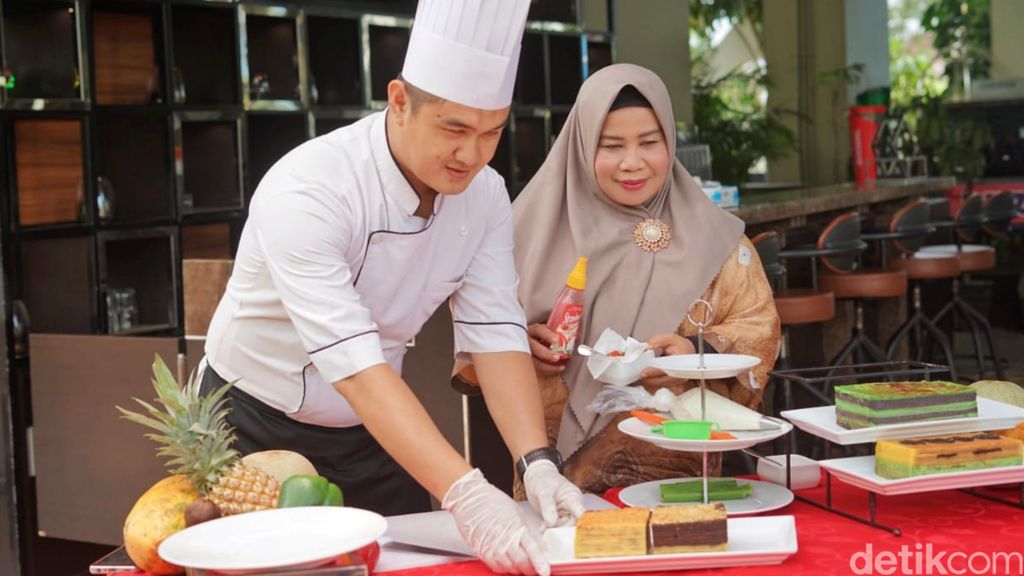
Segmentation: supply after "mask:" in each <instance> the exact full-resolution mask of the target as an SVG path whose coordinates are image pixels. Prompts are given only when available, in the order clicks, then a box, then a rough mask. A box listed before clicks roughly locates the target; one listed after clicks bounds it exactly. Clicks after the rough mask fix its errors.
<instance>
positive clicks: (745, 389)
mask: <svg viewBox="0 0 1024 576" xmlns="http://www.w3.org/2000/svg"><path fill="white" fill-rule="evenodd" d="M675 133H676V132H675V121H674V119H673V116H672V108H671V102H670V100H669V95H668V92H667V90H666V88H665V85H664V84H663V83H662V81H661V79H659V78H658V77H657V76H656V75H655V74H654V73H652V72H651V71H649V70H647V69H645V68H641V67H639V66H634V65H630V64H618V65H613V66H609V67H607V68H604V69H602V70H600V71H599V72H597V73H595V74H594V75H593V76H591V77H590V79H588V80H587V81H586V82H585V83H584V84H583V87H582V88H581V89H580V93H579V97H578V98H577V100H576V104H575V106H573V108H572V110H571V111H570V113H569V117H568V120H567V121H566V124H565V126H564V128H563V129H562V131H561V133H560V134H559V136H558V138H557V140H556V141H555V143H554V145H553V147H552V150H551V152H550V154H549V155H548V157H547V159H546V160H545V162H544V164H543V166H541V168H540V170H539V171H538V173H537V175H536V176H535V177H534V178H533V180H531V181H530V183H529V184H528V185H527V186H526V188H525V189H524V190H523V192H522V193H521V194H520V195H519V197H518V198H517V199H516V201H515V203H514V205H513V208H514V210H515V246H516V265H517V267H518V270H519V275H520V287H519V298H520V301H521V302H522V304H523V307H524V309H525V311H526V317H527V322H528V323H529V324H530V327H529V333H530V336H531V348H532V352H533V354H534V361H535V362H534V363H535V365H536V367H537V370H538V375H539V377H540V380H541V386H542V388H543V393H544V398H545V404H546V405H545V412H546V414H545V417H546V419H547V426H548V435H549V440H550V441H551V443H552V444H553V445H554V446H555V447H556V448H557V449H558V451H559V452H560V453H561V455H562V457H563V459H564V460H565V466H566V468H565V472H566V477H567V478H569V480H571V481H573V482H574V483H575V484H576V485H578V486H579V487H580V488H582V489H583V490H584V491H591V492H596V493H602V492H603V491H604V490H606V489H607V488H609V487H613V486H628V485H631V484H636V483H638V482H644V481H648V480H653V479H663V478H674V477H680V476H694V475H699V474H700V470H701V463H700V457H699V455H696V454H689V453H682V452H671V451H666V450H664V449H661V448H658V447H656V446H654V445H652V444H649V443H646V442H642V441H639V440H635V439H632V438H630V437H627V436H625V435H624V434H622V433H621V432H619V431H618V428H617V427H616V424H617V423H618V422H619V421H620V420H622V419H623V418H625V417H627V416H628V415H627V414H604V415H599V414H596V413H594V412H592V411H590V410H588V408H587V406H588V405H589V404H590V403H591V401H592V400H593V399H594V397H595V396H596V395H597V393H598V391H599V390H600V389H601V387H602V384H601V383H600V382H595V381H594V380H593V379H592V378H591V376H590V373H589V371H588V370H587V369H586V366H585V364H586V362H585V360H586V359H585V358H581V357H580V356H578V355H574V356H572V357H571V358H570V359H569V361H568V363H566V364H564V365H560V364H559V362H560V361H561V360H564V358H560V357H558V356H557V355H555V354H554V353H552V352H551V350H550V348H549V344H550V342H551V341H552V340H553V338H554V334H553V333H552V332H551V331H550V330H548V329H547V327H546V326H545V325H544V322H545V321H546V319H547V317H548V315H549V314H550V312H551V308H552V305H553V304H554V301H555V299H556V297H557V296H558V294H559V291H560V290H561V289H562V285H563V282H564V279H565V276H566V274H567V273H568V272H569V271H570V270H571V269H572V267H573V264H574V263H575V261H576V259H577V258H578V257H580V256H586V257H587V258H588V259H589V262H588V270H587V285H586V290H585V292H584V296H585V302H584V308H583V310H584V317H583V319H582V321H581V324H580V333H579V336H578V338H577V343H586V344H590V345H593V344H594V341H595V340H596V339H597V337H598V335H599V334H600V333H601V332H602V331H603V330H604V329H606V328H611V329H613V330H615V331H616V332H618V333H619V334H620V335H622V336H624V337H625V336H632V337H634V338H636V339H637V340H640V341H646V342H647V343H648V345H649V347H651V348H657V349H661V350H662V351H663V353H664V354H685V353H693V351H694V343H695V342H696V338H695V334H696V333H697V329H696V327H695V326H693V325H692V324H690V323H689V322H687V320H686V315H687V311H688V309H689V308H690V305H691V304H692V303H693V302H694V301H695V300H697V299H704V300H706V301H707V302H709V303H710V304H711V306H712V307H713V310H714V316H713V320H712V322H711V324H710V325H709V326H708V327H707V328H705V344H706V345H705V353H710V352H719V353H737V354H749V355H753V356H757V357H758V358H760V359H761V364H760V365H758V366H757V367H756V368H755V369H754V370H753V371H752V373H751V376H750V377H749V378H743V379H742V380H739V379H728V380H715V381H711V382H710V389H711V390H713V391H715V392H717V393H719V394H721V395H723V396H725V397H727V398H730V399H732V400H733V401H735V402H738V403H740V404H743V405H745V406H747V407H750V408H754V409H758V408H759V407H760V403H761V393H762V386H763V385H764V384H765V382H766V381H767V374H768V372H769V371H770V370H771V368H772V366H773V365H774V362H775V358H776V356H777V354H778V346H779V338H780V333H779V317H778V313H777V312H776V309H775V305H774V302H773V300H772V293H771V288H770V286H769V284H768V281H767V279H766V278H765V275H764V270H763V269H762V267H761V262H760V260H759V259H758V257H757V253H756V251H755V250H754V248H753V246H752V245H751V243H750V241H749V240H748V239H747V238H746V237H745V236H744V235H743V226H744V225H743V222H741V221H740V220H739V219H738V218H736V217H735V216H733V215H731V214H729V213H728V212H726V211H724V210H722V209H720V208H718V207H716V206H715V205H714V204H713V203H712V202H711V201H710V200H709V199H708V198H707V197H706V196H705V195H704V193H703V191H702V190H701V189H700V187H699V186H698V185H697V183H696V182H695V181H694V180H693V178H692V177H691V176H690V174H689V173H688V172H687V171H686V169H685V168H684V167H683V165H682V164H681V163H680V162H679V161H678V160H676V157H675V141H676V140H675ZM698 315H699V313H698V312H696V310H695V315H694V317H695V318H696V317H697V316H698ZM644 377H645V379H644V380H643V381H642V385H643V386H644V387H645V388H646V389H647V390H648V391H649V392H651V393H653V392H654V391H656V390H657V389H658V388H661V387H666V388H669V389H670V390H671V391H672V392H674V393H676V394H680V393H682V392H683V391H684V390H686V389H688V388H690V387H692V386H694V385H695V384H694V383H692V382H686V381H682V380H677V379H673V378H670V377H667V376H665V375H664V374H662V373H660V372H658V371H656V370H652V369H647V370H645V372H644ZM711 465H712V466H715V467H716V469H717V468H719V467H720V462H719V461H717V458H716V459H713V460H712V463H711Z"/></svg>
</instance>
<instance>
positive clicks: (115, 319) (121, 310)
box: [106, 287, 139, 334]
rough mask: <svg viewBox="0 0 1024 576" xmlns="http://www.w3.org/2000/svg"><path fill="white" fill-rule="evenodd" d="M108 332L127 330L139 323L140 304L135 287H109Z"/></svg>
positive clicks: (114, 332) (107, 298)
mask: <svg viewBox="0 0 1024 576" xmlns="http://www.w3.org/2000/svg"><path fill="white" fill-rule="evenodd" d="M106 301H107V333H109V334H118V333H121V332H126V331H128V330H131V329H132V328H134V327H136V326H138V325H139V305H138V300H137V299H136V297H135V289H134V288H128V287H126V288H107V294H106Z"/></svg>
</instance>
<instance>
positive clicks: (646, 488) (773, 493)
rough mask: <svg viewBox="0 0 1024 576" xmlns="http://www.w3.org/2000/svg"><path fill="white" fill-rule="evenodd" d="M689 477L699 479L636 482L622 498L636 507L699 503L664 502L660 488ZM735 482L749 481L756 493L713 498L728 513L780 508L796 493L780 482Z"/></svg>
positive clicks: (622, 493) (741, 479) (738, 480)
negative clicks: (744, 496) (723, 505)
mask: <svg viewBox="0 0 1024 576" xmlns="http://www.w3.org/2000/svg"><path fill="white" fill-rule="evenodd" d="M688 480H698V478H670V479H668V480H652V481H650V482H644V483H642V484H634V485H632V486H629V487H628V488H625V489H623V490H622V492H620V493H619V500H622V503H623V504H625V505H627V506H633V507H634V508H654V507H655V506H688V505H691V504H698V502H662V501H661V489H660V488H659V487H660V486H661V485H662V484H674V483H676V482H686V481H688ZM736 483H737V484H750V485H751V486H753V487H754V488H753V493H751V495H750V496H747V497H746V498H741V499H738V500H713V502H721V503H722V504H725V513H726V514H728V515H729V516H746V515H748V514H760V513H761V512H769V511H771V510H778V509H779V508H783V507H785V506H788V505H789V503H790V502H792V501H793V493H792V492H790V491H789V490H787V489H786V488H785V487H783V486H779V485H778V484H772V483H771V482H762V481H760V480H744V479H743V478H738V479H737V480H736Z"/></svg>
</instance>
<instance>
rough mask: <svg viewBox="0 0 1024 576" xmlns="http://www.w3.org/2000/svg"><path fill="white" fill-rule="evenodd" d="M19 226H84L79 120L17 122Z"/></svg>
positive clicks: (15, 135) (16, 155) (15, 126)
mask: <svg viewBox="0 0 1024 576" xmlns="http://www.w3.org/2000/svg"><path fill="white" fill-rule="evenodd" d="M14 152H15V165H16V171H17V195H18V223H19V224H20V225H21V226H37V225H43V224H62V223H70V222H80V221H82V220H83V214H84V213H85V206H84V202H85V201H86V200H85V196H86V195H85V192H84V186H83V177H84V172H83V166H82V122H81V121H80V120H66V119H47V120H27V119H19V120H16V121H15V122H14Z"/></svg>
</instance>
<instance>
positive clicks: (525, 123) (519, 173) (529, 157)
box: [515, 116, 547, 187]
mask: <svg viewBox="0 0 1024 576" xmlns="http://www.w3.org/2000/svg"><path fill="white" fill-rule="evenodd" d="M515 129H516V134H515V139H516V158H517V163H516V173H515V183H516V184H517V187H521V186H523V185H525V184H526V183H527V182H529V181H530V178H533V175H534V174H536V173H537V169H538V168H540V165H541V164H543V163H544V157H545V156H546V155H547V135H546V130H545V120H544V118H542V117H529V116H516V119H515Z"/></svg>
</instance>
